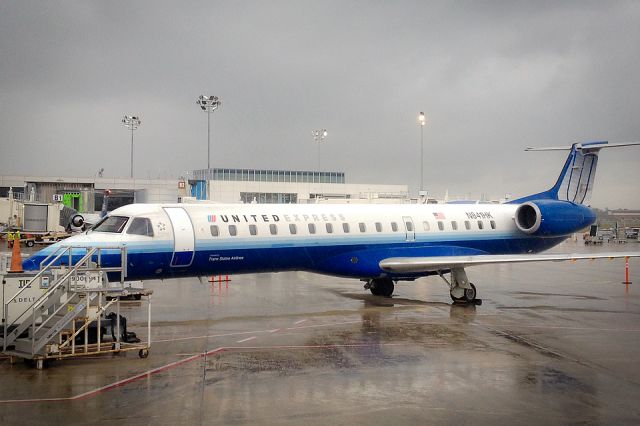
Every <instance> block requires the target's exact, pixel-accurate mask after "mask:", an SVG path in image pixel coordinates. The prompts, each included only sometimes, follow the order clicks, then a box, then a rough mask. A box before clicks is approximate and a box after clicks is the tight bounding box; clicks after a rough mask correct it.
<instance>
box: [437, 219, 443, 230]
mask: <svg viewBox="0 0 640 426" xmlns="http://www.w3.org/2000/svg"><path fill="white" fill-rule="evenodd" d="M438 229H439V230H441V231H444V222H443V221H441V220H439V221H438Z"/></svg>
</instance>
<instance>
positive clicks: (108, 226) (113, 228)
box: [91, 216, 129, 234]
mask: <svg viewBox="0 0 640 426" xmlns="http://www.w3.org/2000/svg"><path fill="white" fill-rule="evenodd" d="M128 220H129V218H128V217H126V216H107V217H105V218H104V219H102V220H101V221H100V222H98V223H96V225H95V226H94V227H93V228H91V230H92V231H95V232H113V233H116V234H119V233H121V232H122V230H123V229H124V226H125V225H126V224H127V221H128Z"/></svg>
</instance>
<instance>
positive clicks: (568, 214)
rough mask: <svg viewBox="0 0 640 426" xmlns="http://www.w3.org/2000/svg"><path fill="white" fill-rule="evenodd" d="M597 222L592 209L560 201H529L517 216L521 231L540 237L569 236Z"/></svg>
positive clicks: (519, 208)
mask: <svg viewBox="0 0 640 426" xmlns="http://www.w3.org/2000/svg"><path fill="white" fill-rule="evenodd" d="M595 221H596V216H595V213H594V212H593V211H592V210H591V209H590V208H588V207H586V206H583V205H582V204H574V203H571V202H569V201H559V200H539V201H535V202H532V201H528V202H526V203H523V204H521V205H520V206H519V207H518V209H517V210H516V214H515V222H516V226H517V227H518V229H519V230H520V231H522V232H524V233H525V234H530V235H538V236H550V237H551V236H560V235H569V234H572V233H574V232H576V231H579V230H581V229H584V228H586V227H587V226H589V225H591V224H593V223H594V222H595Z"/></svg>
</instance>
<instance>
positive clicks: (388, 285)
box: [369, 278, 395, 297]
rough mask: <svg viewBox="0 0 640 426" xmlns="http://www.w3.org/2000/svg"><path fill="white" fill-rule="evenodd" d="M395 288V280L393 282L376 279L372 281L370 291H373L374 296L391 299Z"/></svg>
mask: <svg viewBox="0 0 640 426" xmlns="http://www.w3.org/2000/svg"><path fill="white" fill-rule="evenodd" d="M394 288H395V286H394V285H393V280H391V279H390V278H388V279H375V280H372V282H371V287H369V290H371V294H373V295H374V296H384V297H391V295H392V294H393V290H394Z"/></svg>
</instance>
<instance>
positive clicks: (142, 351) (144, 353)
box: [138, 349, 149, 358]
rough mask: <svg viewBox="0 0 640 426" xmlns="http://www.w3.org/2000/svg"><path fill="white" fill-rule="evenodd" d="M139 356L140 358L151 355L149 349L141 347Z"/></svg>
mask: <svg viewBox="0 0 640 426" xmlns="http://www.w3.org/2000/svg"><path fill="white" fill-rule="evenodd" d="M138 356H139V357H140V358H146V357H148V356H149V349H140V351H139V352H138Z"/></svg>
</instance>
